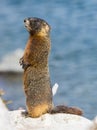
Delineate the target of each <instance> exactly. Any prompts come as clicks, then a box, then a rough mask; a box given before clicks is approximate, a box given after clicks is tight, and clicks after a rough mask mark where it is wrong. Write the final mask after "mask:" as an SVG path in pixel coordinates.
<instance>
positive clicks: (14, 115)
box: [9, 110, 93, 130]
mask: <svg viewBox="0 0 97 130" xmlns="http://www.w3.org/2000/svg"><path fill="white" fill-rule="evenodd" d="M21 112H22V110H16V111H13V112H11V111H10V112H9V115H10V121H11V124H12V125H13V126H14V127H15V128H16V129H17V130H27V129H29V130H59V129H60V130H89V128H90V127H91V126H92V124H93V123H92V121H90V120H88V119H86V118H84V117H81V116H77V115H71V114H54V115H50V114H45V115H42V116H41V117H39V118H30V117H28V118H25V117H23V116H22V115H21Z"/></svg>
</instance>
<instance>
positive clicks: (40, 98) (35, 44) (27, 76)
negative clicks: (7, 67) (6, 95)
mask: <svg viewBox="0 0 97 130" xmlns="http://www.w3.org/2000/svg"><path fill="white" fill-rule="evenodd" d="M24 23H25V27H26V28H27V30H28V32H29V34H30V35H29V38H28V42H27V45H26V48H25V51H24V55H23V57H22V58H21V59H20V65H22V67H23V69H24V91H25V94H26V105H27V111H28V114H29V116H31V117H39V116H41V115H42V114H44V113H48V112H49V113H57V112H65V113H71V114H78V115H81V114H82V111H81V110H80V109H77V108H70V107H66V106H58V107H53V103H52V90H51V83H50V75H49V67H48V57H49V52H50V26H49V24H48V23H47V22H46V21H44V20H43V19H40V18H35V17H33V18H27V19H25V20H24Z"/></svg>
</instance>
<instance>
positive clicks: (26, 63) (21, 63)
mask: <svg viewBox="0 0 97 130" xmlns="http://www.w3.org/2000/svg"><path fill="white" fill-rule="evenodd" d="M19 63H20V65H21V66H22V68H23V69H24V70H25V69H27V68H28V67H29V66H30V64H29V63H28V62H24V59H23V57H22V58H20V60H19Z"/></svg>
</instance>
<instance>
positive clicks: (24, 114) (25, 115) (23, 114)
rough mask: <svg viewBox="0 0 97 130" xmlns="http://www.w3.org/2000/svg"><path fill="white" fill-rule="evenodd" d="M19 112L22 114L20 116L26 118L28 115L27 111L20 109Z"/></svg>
mask: <svg viewBox="0 0 97 130" xmlns="http://www.w3.org/2000/svg"><path fill="white" fill-rule="evenodd" d="M21 114H22V116H24V117H26V118H27V117H29V114H28V112H27V111H22V112H21Z"/></svg>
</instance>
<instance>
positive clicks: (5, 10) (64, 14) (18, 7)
mask: <svg viewBox="0 0 97 130" xmlns="http://www.w3.org/2000/svg"><path fill="white" fill-rule="evenodd" d="M30 16H35V17H40V18H43V19H45V20H46V21H47V22H48V23H49V24H50V25H51V27H52V31H51V41H52V50H51V55H50V60H49V65H50V74H51V81H52V84H54V83H55V82H57V83H58V84H59V89H58V92H57V95H56V96H55V97H54V102H55V104H67V105H69V106H78V107H80V108H82V109H83V111H84V116H85V117H88V118H90V119H93V118H94V117H95V116H96V115H97V100H96V98H97V0H73V1H71V0H53V1H48V0H39V1H36V0H32V1H30V0H14V1H13V0H7V1H6V0H1V1H0V46H1V47H0V59H2V57H3V56H4V55H6V54H8V53H9V52H11V51H15V50H16V49H17V48H22V49H24V47H25V44H26V41H27V38H28V33H27V31H26V30H25V28H24V25H23V19H24V18H26V17H30ZM9 62H10V59H9ZM0 88H3V89H5V90H6V91H7V92H6V96H5V97H6V98H7V99H10V100H13V101H14V103H13V104H11V105H10V106H9V107H10V108H11V109H17V108H18V107H21V106H25V100H24V95H23V90H22V77H21V76H20V78H18V76H16V77H11V78H9V76H8V77H4V76H2V75H1V76H0ZM14 91H15V92H14ZM14 95H15V96H14Z"/></svg>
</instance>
